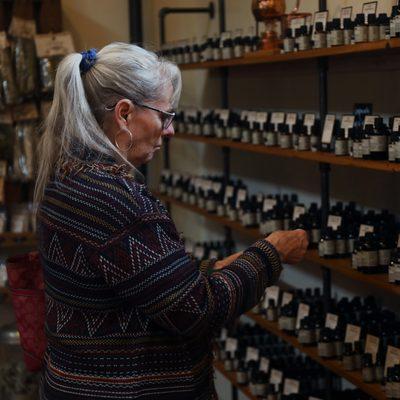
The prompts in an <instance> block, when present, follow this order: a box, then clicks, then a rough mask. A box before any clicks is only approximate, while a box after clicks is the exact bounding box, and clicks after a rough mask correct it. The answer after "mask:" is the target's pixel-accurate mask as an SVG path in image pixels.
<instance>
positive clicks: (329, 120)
mask: <svg viewBox="0 0 400 400" xmlns="http://www.w3.org/2000/svg"><path fill="white" fill-rule="evenodd" d="M335 120H336V116H335V115H333V114H328V115H327V116H326V118H325V123H324V130H323V132H322V140H321V141H322V143H324V144H330V143H331V141H332V135H333V128H334V127H335Z"/></svg>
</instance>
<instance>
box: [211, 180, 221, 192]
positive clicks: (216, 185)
mask: <svg viewBox="0 0 400 400" xmlns="http://www.w3.org/2000/svg"><path fill="white" fill-rule="evenodd" d="M221 189H222V183H221V182H213V184H212V190H214V192H215V193H219V192H220V191H221Z"/></svg>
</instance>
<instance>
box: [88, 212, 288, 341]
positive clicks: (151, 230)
mask: <svg viewBox="0 0 400 400" xmlns="http://www.w3.org/2000/svg"><path fill="white" fill-rule="evenodd" d="M93 261H94V262H95V263H96V265H97V266H98V268H99V269H100V271H101V273H102V274H103V276H104V279H105V280H106V282H107V283H108V284H109V285H110V286H111V287H112V288H113V289H114V290H115V292H116V294H117V295H118V297H120V298H121V299H123V300H124V301H127V302H129V303H131V304H132V305H133V306H135V307H136V308H137V310H138V312H139V315H142V316H143V318H145V319H148V320H151V321H153V322H155V323H156V324H158V325H160V326H162V327H163V328H165V329H167V330H168V331H170V332H173V333H175V334H178V335H187V336H192V335H195V334H196V335H197V334H198V333H199V332H201V331H210V330H214V329H218V328H220V327H222V326H223V325H225V324H226V323H229V322H231V321H232V320H234V319H235V318H237V317H238V316H240V315H241V314H242V313H244V312H246V311H248V310H249V309H250V308H252V307H253V306H254V305H255V304H257V302H258V301H259V300H260V298H261V296H262V294H263V293H264V290H265V288H266V287H267V286H268V285H271V284H273V283H274V282H276V280H277V279H278V277H279V275H280V272H281V263H280V259H279V255H278V253H277V252H276V250H275V249H274V247H273V246H272V245H271V244H269V243H268V242H267V241H265V240H259V241H258V242H256V243H254V244H253V245H252V246H250V247H249V248H248V249H247V250H246V251H244V253H243V255H242V256H241V257H239V258H238V259H237V260H236V261H235V262H233V263H232V264H231V265H230V266H229V267H227V268H225V269H223V270H221V271H216V272H213V273H212V274H211V275H207V274H204V273H202V272H201V271H200V270H199V267H198V265H196V263H195V262H193V261H192V260H191V259H190V258H189V256H188V255H187V254H186V252H185V248H184V245H183V243H182V241H181V239H180V238H179V234H178V232H177V230H176V228H175V226H174V224H173V222H172V220H171V219H170V218H169V216H167V215H162V214H145V215H142V216H140V218H138V219H137V220H136V221H135V222H134V223H133V224H131V225H130V227H129V228H128V229H127V230H126V231H124V232H121V233H120V234H118V235H116V236H115V237H113V238H112V240H110V241H107V243H106V244H105V245H104V246H103V247H102V248H100V249H98V251H97V252H96V254H95V258H94V260H93Z"/></svg>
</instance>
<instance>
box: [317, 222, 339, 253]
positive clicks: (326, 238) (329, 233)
mask: <svg viewBox="0 0 400 400" xmlns="http://www.w3.org/2000/svg"><path fill="white" fill-rule="evenodd" d="M318 253H319V256H320V257H323V258H335V257H336V240H335V235H334V233H333V229H332V228H329V227H328V228H326V230H325V232H324V233H323V234H322V235H321V240H320V242H319V245H318Z"/></svg>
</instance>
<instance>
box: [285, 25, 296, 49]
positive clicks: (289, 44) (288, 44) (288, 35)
mask: <svg viewBox="0 0 400 400" xmlns="http://www.w3.org/2000/svg"><path fill="white" fill-rule="evenodd" d="M294 49H295V40H294V38H293V35H292V30H291V29H286V31H285V37H284V39H283V51H284V52H285V53H292V52H293V51H294Z"/></svg>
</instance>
